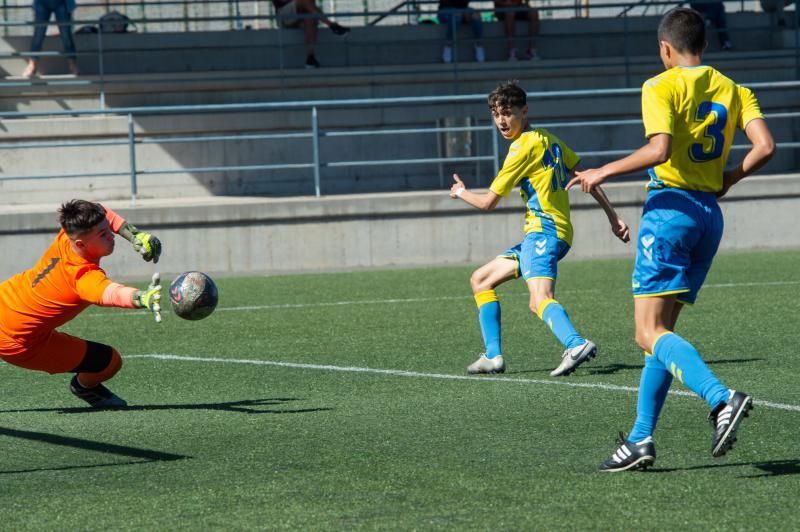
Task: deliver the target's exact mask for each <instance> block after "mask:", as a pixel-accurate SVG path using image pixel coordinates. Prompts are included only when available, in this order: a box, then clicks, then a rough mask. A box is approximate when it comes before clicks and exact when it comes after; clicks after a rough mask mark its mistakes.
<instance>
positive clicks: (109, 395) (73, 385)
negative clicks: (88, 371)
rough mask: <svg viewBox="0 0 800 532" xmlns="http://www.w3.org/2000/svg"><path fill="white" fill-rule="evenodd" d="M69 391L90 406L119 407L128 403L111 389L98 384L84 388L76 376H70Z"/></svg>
mask: <svg viewBox="0 0 800 532" xmlns="http://www.w3.org/2000/svg"><path fill="white" fill-rule="evenodd" d="M69 391H71V392H72V395H74V396H75V397H79V398H80V399H83V400H84V401H86V402H87V403H89V406H91V407H92V408H120V407H123V406H128V403H127V402H126V401H125V400H124V399H122V398H121V397H119V396H117V395H116V394H114V393H113V392H112V391H111V390H109V389H108V388H106V387H105V386H103V385H102V384H98V385H97V386H95V387H94V388H84V387H83V386H81V384H80V383H79V382H78V376H77V375H75V376H74V377H72V380H71V381H70V383H69Z"/></svg>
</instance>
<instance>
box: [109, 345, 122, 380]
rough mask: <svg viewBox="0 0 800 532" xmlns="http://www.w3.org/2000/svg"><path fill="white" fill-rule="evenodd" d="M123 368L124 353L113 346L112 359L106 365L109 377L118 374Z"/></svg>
mask: <svg viewBox="0 0 800 532" xmlns="http://www.w3.org/2000/svg"><path fill="white" fill-rule="evenodd" d="M121 369H122V355H120V354H119V351H117V350H116V349H114V348H113V347H112V348H111V360H110V361H109V362H108V366H106V370H105V372H106V374H109V375H110V376H109V378H111V377H113V376H114V375H116V374H117V372H118V371H119V370H121Z"/></svg>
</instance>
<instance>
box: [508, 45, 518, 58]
mask: <svg viewBox="0 0 800 532" xmlns="http://www.w3.org/2000/svg"><path fill="white" fill-rule="evenodd" d="M508 60H509V61H516V60H517V49H516V48H511V49H510V50H509V51H508Z"/></svg>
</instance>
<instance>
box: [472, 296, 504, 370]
mask: <svg viewBox="0 0 800 532" xmlns="http://www.w3.org/2000/svg"><path fill="white" fill-rule="evenodd" d="M475 303H476V304H477V305H478V321H479V322H480V324H481V334H483V344H484V346H486V358H494V357H496V356H497V355H500V354H502V351H500V301H499V300H498V299H497V294H496V293H495V291H494V290H486V291H484V292H479V293H477V294H475Z"/></svg>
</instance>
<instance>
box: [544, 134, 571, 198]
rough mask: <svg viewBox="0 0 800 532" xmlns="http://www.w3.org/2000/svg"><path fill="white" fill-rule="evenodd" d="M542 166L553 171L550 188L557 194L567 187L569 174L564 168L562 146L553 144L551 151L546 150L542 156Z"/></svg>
mask: <svg viewBox="0 0 800 532" xmlns="http://www.w3.org/2000/svg"><path fill="white" fill-rule="evenodd" d="M542 166H543V167H545V168H552V169H553V177H552V180H551V183H550V188H551V189H552V190H553V192H555V191H556V190H558V189H563V188H564V187H565V186H567V181H569V180H568V179H567V178H568V177H569V172H567V169H566V168H564V158H563V157H562V156H561V146H559V145H558V144H553V145H552V146H551V147H550V149H549V150H545V152H544V155H542Z"/></svg>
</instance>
